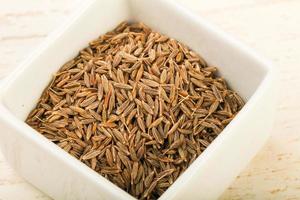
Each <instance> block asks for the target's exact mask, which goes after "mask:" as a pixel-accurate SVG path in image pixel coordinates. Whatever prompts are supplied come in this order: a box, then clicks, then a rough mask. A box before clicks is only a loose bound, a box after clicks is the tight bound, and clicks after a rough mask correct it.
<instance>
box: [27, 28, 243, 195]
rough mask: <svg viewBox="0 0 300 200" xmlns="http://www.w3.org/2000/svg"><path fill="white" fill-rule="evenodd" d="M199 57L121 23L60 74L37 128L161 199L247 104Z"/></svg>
mask: <svg viewBox="0 0 300 200" xmlns="http://www.w3.org/2000/svg"><path fill="white" fill-rule="evenodd" d="M216 71H217V69H216V68H215V67H213V66H209V65H208V64H207V63H206V62H205V60H204V59H203V58H201V57H200V56H199V55H197V53H195V52H194V51H192V50H191V49H189V48H188V47H186V46H185V45H183V44H181V43H180V42H178V41H176V40H174V39H171V38H169V37H167V36H165V35H161V34H159V33H157V32H154V31H152V30H151V29H150V28H148V27H147V26H145V25H144V24H142V23H134V24H128V23H126V22H124V23H121V24H120V25H119V26H118V27H117V28H116V29H114V30H113V31H111V32H108V33H106V34H105V35H102V36H100V37H99V38H98V39H96V40H94V41H92V42H90V44H89V46H88V47H87V48H85V49H83V50H81V51H80V52H79V54H78V55H77V56H76V57H75V58H74V59H72V60H70V61H69V62H67V63H66V64H65V65H63V66H62V67H61V68H60V70H59V71H58V72H57V73H56V74H55V76H54V78H53V80H52V82H51V83H50V85H49V86H48V87H47V88H46V89H45V91H44V92H43V94H42V96H41V97H40V99H39V101H38V104H37V106H36V108H35V109H34V110H33V111H32V112H31V113H30V114H29V116H28V118H27V119H26V123H28V124H29V125H30V126H31V127H33V128H34V129H36V130H37V131H38V132H40V133H41V134H42V135H44V136H45V137H47V138H48V139H49V140H51V141H52V142H54V143H55V144H57V145H58V146H59V147H61V148H63V149H64V150H65V151H67V152H68V153H70V154H71V155H73V156H74V157H76V158H78V159H79V160H80V161H82V162H83V163H85V164H86V165H88V166H89V167H91V168H92V169H93V170H95V171H96V172H98V173H99V174H101V175H102V176H104V177H105V178H107V179H108V180H110V181H111V182H113V183H114V184H116V185H117V186H119V187H120V188H122V189H123V190H125V191H127V192H128V193H130V194H131V195H133V196H134V197H136V198H138V199H157V198H159V196H161V195H162V194H163V193H164V191H166V190H167V189H168V187H170V185H172V183H173V182H174V181H175V180H176V179H177V178H178V177H179V176H180V174H182V173H183V172H184V171H185V170H186V169H187V168H188V166H189V165H190V164H191V163H192V162H193V161H194V160H195V159H196V158H197V156H199V155H200V154H201V152H203V151H204V150H205V149H206V147H207V146H208V145H209V144H210V143H211V142H212V141H213V140H214V139H215V138H216V137H217V136H218V134H219V133H220V132H221V131H222V129H224V127H225V126H226V125H227V124H228V123H229V122H230V121H231V120H232V119H233V118H234V116H235V115H236V114H237V113H238V111H239V110H240V109H241V108H242V107H243V105H244V102H243V100H242V99H241V98H240V97H239V95H238V94H237V93H236V92H234V91H232V90H230V89H229V88H228V87H227V85H226V83H225V80H224V79H223V78H221V77H218V76H217V75H216Z"/></svg>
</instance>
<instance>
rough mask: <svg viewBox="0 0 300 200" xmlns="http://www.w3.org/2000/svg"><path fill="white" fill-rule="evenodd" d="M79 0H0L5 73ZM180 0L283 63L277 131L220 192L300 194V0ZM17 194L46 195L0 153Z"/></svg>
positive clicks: (0, 69)
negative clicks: (224, 190)
mask: <svg viewBox="0 0 300 200" xmlns="http://www.w3.org/2000/svg"><path fill="white" fill-rule="evenodd" d="M79 1H80V0H43V1H41V0H0V5H1V6H0V78H1V77H4V76H6V75H7V74H9V72H10V71H12V69H14V68H15V67H16V66H17V65H18V64H19V63H20V62H21V61H22V60H24V58H25V57H26V56H27V55H28V54H29V53H30V52H31V51H32V50H33V49H34V48H35V47H37V45H39V44H40V43H41V42H42V41H43V40H44V39H45V37H46V36H47V35H48V34H49V32H51V31H52V30H54V29H55V28H56V27H57V26H58V25H59V24H61V22H63V21H64V20H65V19H66V18H67V17H68V16H69V15H70V14H71V13H72V10H73V9H74V8H75V7H76V6H77V5H78V2H79ZM177 1H179V2H180V3H182V4H183V5H184V6H187V7H189V8H190V9H191V10H193V11H194V12H196V13H197V14H199V15H201V16H202V17H204V18H206V19H207V20H209V21H211V22H213V23H215V24H216V25H218V26H220V27H221V28H222V29H224V30H225V31H227V32H229V33H230V34H231V35H233V36H235V37H236V38H238V39H239V40H241V41H243V42H244V43H246V44H247V45H248V46H251V47H252V48H254V49H255V50H256V51H258V52H259V53H260V54H262V55H264V56H265V57H267V58H269V59H270V60H271V61H273V63H274V65H275V66H277V67H278V68H279V69H280V75H281V77H280V79H279V80H278V81H279V82H280V87H279V90H280V91H281V92H280V101H279V104H278V112H277V115H276V123H275V125H274V127H273V130H272V137H271V138H270V140H269V141H268V143H267V144H266V146H265V147H264V149H263V150H261V151H260V152H259V154H258V155H257V156H256V157H255V158H254V159H253V161H252V162H251V163H250V164H249V166H248V167H247V168H246V169H245V170H244V171H243V172H242V173H241V174H240V176H239V177H237V179H236V180H235V181H234V182H233V183H232V185H231V187H230V188H228V190H227V191H226V192H225V193H224V195H223V196H222V198H221V199H289V200H292V199H300V126H299V121H300V105H299V103H298V102H299V98H300V12H299V11H300V0H243V1H240V0H210V1H204V0H203V1H200V0H177ZM0 139H1V138H0ZM208 181H209V180H208ZM14 199H22V200H36V199H43V200H45V199H49V197H47V196H46V195H44V194H43V193H42V192H40V191H38V190H37V189H35V188H34V187H33V186H31V185H30V184H28V183H27V182H26V181H24V180H23V179H22V178H21V177H19V176H18V175H17V174H16V173H15V172H14V170H12V169H11V168H10V167H9V165H8V164H7V163H6V161H5V159H4V158H3V156H2V155H1V153H0V200H14Z"/></svg>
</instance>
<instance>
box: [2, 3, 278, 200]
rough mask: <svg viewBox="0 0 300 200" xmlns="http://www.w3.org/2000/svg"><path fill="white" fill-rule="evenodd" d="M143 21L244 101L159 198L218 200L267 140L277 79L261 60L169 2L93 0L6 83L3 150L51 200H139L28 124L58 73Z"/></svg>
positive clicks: (273, 109)
mask: <svg viewBox="0 0 300 200" xmlns="http://www.w3.org/2000/svg"><path fill="white" fill-rule="evenodd" d="M125 20H130V21H141V22H144V23H145V24H147V25H148V26H150V27H151V28H153V29H154V30H156V31H158V32H160V33H163V34H166V35H168V36H170V37H173V38H175V39H177V40H179V41H180V42H182V43H184V44H186V45H188V46H189V47H191V48H192V49H193V50H195V51H196V52H198V53H199V54H200V55H202V56H203V57H204V58H205V59H206V60H207V61H208V63H209V64H212V65H215V66H218V67H219V71H220V72H219V73H220V75H222V76H223V77H224V78H225V79H226V80H227V81H228V84H229V85H230V87H231V88H232V89H234V90H236V91H237V92H238V93H239V94H240V95H241V96H242V97H243V98H244V99H245V100H246V101H247V103H246V105H245V106H244V108H243V109H242V110H241V111H240V112H239V114H238V115H237V116H236V117H235V119H234V120H233V121H232V122H231V123H230V124H229V125H228V126H227V127H226V128H225V129H224V130H223V131H222V133H221V134H220V135H219V136H218V137H217V138H216V139H215V140H214V141H213V143H212V144H211V145H210V146H209V147H208V148H207V149H206V150H205V151H204V152H203V153H202V154H201V155H200V156H199V157H198V158H197V159H196V160H195V161H194V162H193V163H192V165H191V166H190V167H189V168H188V169H187V170H186V171H185V172H184V173H183V174H182V175H181V176H180V177H179V178H178V179H177V180H176V181H175V182H174V184H172V186H171V187H170V188H169V189H168V190H167V191H166V192H165V193H164V194H163V195H162V196H161V197H160V200H166V199H168V200H169V199H216V198H218V197H219V196H220V195H221V194H222V193H223V191H224V190H225V189H226V188H227V187H228V186H229V185H230V183H231V182H232V181H233V180H234V178H235V177H236V176H237V175H238V174H239V173H240V172H241V170H242V169H243V168H244V167H245V166H246V165H247V163H248V162H249V161H250V160H251V159H252V158H253V157H254V155H255V154H256V153H257V152H258V150H259V149H260V148H261V147H262V146H263V144H264V143H265V141H266V140H267V138H268V136H269V133H270V127H271V125H272V122H273V120H274V112H275V103H276V86H275V78H276V73H275V70H274V68H273V67H272V66H271V65H270V64H269V63H268V62H267V61H265V60H264V59H262V58H260V57H259V56H257V55H256V54H255V53H253V52H252V51H251V50H249V49H248V48H246V47H244V46H243V45H242V44H240V43H239V42H237V41H236V40H235V39H233V38H231V37H229V36H227V35H226V34H224V33H223V32H222V31H220V30H219V29H217V28H215V27H213V26H212V25H211V24H209V23H208V22H206V21H205V20H204V19H201V18H200V17H199V16H195V15H193V14H191V12H189V11H188V10H186V9H184V8H182V7H180V6H179V5H177V4H176V3H174V2H173V1H172V0H151V1H149V0H114V1H110V0H88V1H83V3H82V5H81V6H80V8H79V10H78V11H77V12H76V14H75V15H74V16H72V17H71V19H70V20H69V21H68V22H67V23H66V24H64V25H63V26H62V27H61V28H60V29H59V30H58V31H57V32H55V33H53V34H52V35H51V36H50V37H48V38H47V40H46V41H45V43H44V44H43V45H42V46H41V47H40V48H39V49H38V50H37V51H36V52H35V53H34V54H33V56H31V57H30V58H28V59H27V60H26V62H24V63H23V64H22V65H21V66H20V67H18V68H17V69H16V70H15V71H14V72H13V73H12V74H11V75H10V76H9V77H8V78H7V79H6V80H5V81H4V83H2V84H1V90H0V138H1V139H0V147H1V150H2V152H3V154H4V155H5V157H6V158H7V160H8V162H9V163H10V164H11V166H12V167H14V169H15V170H16V171H17V172H18V173H19V174H20V175H21V176H22V177H24V178H25V179H26V180H27V181H28V182H30V183H32V184H33V185H35V186H36V187H37V188H39V189H40V190H42V191H43V192H45V193H46V194H48V195H49V196H50V197H52V198H54V199H64V200H74V199H109V200H113V199H115V200H120V199H124V200H125V199H126V200H127V199H134V198H133V197H132V196H130V195H129V194H128V193H126V192H125V191H123V190H122V189H120V188H119V187H117V186H115V185H114V184H112V183H111V182H110V181H108V180H106V179H105V178H104V177H102V176H101V175H99V174H97V173H96V172H94V171H93V170H92V169H90V168H89V167H87V166H86V165H84V164H83V163H81V162H80V161H78V160H76V159H75V158H73V157H72V156H70V155H69V154H68V153H66V152H65V151H63V150H62V149H60V148H59V147H58V146H56V145H55V144H53V143H51V142H50V141H48V140H47V139H46V138H45V137H43V136H42V135H41V134H39V133H37V132H36V131H35V130H34V129H32V128H31V127H30V126H28V125H27V124H26V123H24V120H25V118H26V116H27V115H28V113H29V112H30V111H31V110H32V109H33V108H34V106H35V105H36V103H37V100H38V98H39V97H40V95H41V93H42V91H43V89H44V88H45V87H46V86H47V84H48V83H49V81H50V80H51V78H52V74H54V73H55V72H56V71H57V70H58V69H59V67H60V66H61V65H62V64H64V63H65V62H66V61H68V60H69V59H71V58H73V57H74V56H75V55H76V54H77V53H78V51H79V50H80V49H82V48H84V47H85V46H86V45H87V44H88V42H89V41H91V40H92V39H95V38H97V37H98V36H99V35H101V34H104V33H105V32H107V31H109V30H112V29H113V28H114V27H116V26H117V25H118V24H119V23H120V22H122V21H125Z"/></svg>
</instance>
